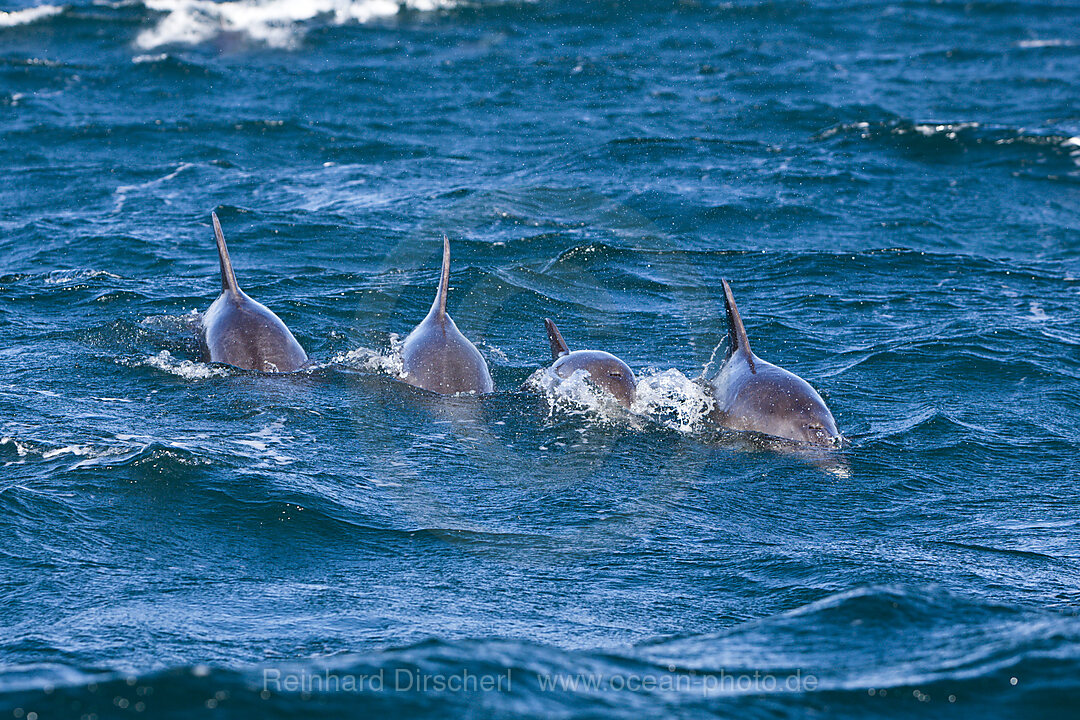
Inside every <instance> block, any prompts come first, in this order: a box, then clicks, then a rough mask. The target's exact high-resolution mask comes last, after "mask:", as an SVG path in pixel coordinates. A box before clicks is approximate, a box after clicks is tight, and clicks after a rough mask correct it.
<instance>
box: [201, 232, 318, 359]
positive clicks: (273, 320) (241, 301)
mask: <svg viewBox="0 0 1080 720" xmlns="http://www.w3.org/2000/svg"><path fill="white" fill-rule="evenodd" d="M211 217H213V219H214V235H215V237H216V239H217V247H218V259H219V260H220V261H221V295H219V296H218V298H217V300H215V301H214V303H213V304H212V305H211V306H210V308H209V309H208V310H207V311H206V312H205V313H203V315H202V319H201V320H200V322H199V341H200V344H201V345H202V351H203V360H205V361H206V362H215V363H224V364H226V365H233V366H235V367H238V368H241V369H243V370H258V371H260V372H294V371H296V370H299V369H300V368H301V367H303V366H304V364H305V363H306V362H307V359H308V357H307V353H305V352H304V348H302V347H300V343H298V342H297V341H296V338H295V337H293V334H292V333H291V332H289V328H287V327H285V323H283V322H281V318H279V317H278V316H277V315H275V314H274V313H273V312H272V311H271V310H270V309H269V308H267V307H266V306H265V305H262V304H261V303H258V302H256V301H254V300H252V299H251V298H250V297H248V296H247V294H246V293H245V292H244V291H243V290H241V289H240V286H239V285H237V283H236V275H235V274H234V273H233V268H232V261H231V260H230V259H229V249H228V247H226V246H225V236H224V235H223V234H222V232H221V223H220V222H218V217H217V213H212V214H211Z"/></svg>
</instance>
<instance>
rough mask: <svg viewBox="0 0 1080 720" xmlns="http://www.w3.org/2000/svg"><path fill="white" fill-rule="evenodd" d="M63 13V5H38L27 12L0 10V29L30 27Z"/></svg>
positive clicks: (27, 9) (26, 10)
mask: <svg viewBox="0 0 1080 720" xmlns="http://www.w3.org/2000/svg"><path fill="white" fill-rule="evenodd" d="M62 12H64V6H62V5H38V6H36V7H31V8H26V9H25V10H10V11H4V10H0V28H3V27H16V26H18V25H29V24H30V23H33V22H37V21H38V20H42V19H44V18H47V17H52V16H53V15H58V14H59V13H62Z"/></svg>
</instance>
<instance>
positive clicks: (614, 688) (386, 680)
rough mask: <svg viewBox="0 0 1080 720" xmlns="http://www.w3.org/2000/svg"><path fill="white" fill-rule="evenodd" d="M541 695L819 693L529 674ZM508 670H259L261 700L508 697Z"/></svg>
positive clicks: (631, 676) (766, 679)
mask: <svg viewBox="0 0 1080 720" xmlns="http://www.w3.org/2000/svg"><path fill="white" fill-rule="evenodd" d="M534 678H535V684H536V686H538V687H539V689H540V690H541V691H542V692H560V693H563V692H569V693H600V692H679V693H685V692H693V693H700V694H702V695H715V694H731V693H755V694H756V693H784V692H787V693H802V692H813V691H814V690H816V689H817V687H818V679H817V677H816V676H815V675H811V674H804V673H803V672H802V670H796V671H795V672H793V673H791V674H789V675H773V674H771V673H763V672H760V671H755V672H752V673H741V674H730V673H727V672H725V671H724V670H719V671H716V672H683V673H676V672H669V673H664V672H656V673H649V672H643V673H611V674H605V673H535V674H532V673H530V677H529V678H528V679H534ZM525 679H526V678H524V677H522V676H521V675H520V674H519V675H518V676H517V677H515V676H514V672H513V670H512V669H511V668H507V669H506V670H505V671H504V672H495V673H475V672H472V671H470V670H467V669H462V670H460V671H457V672H449V673H430V672H424V671H422V670H420V669H418V668H395V669H393V670H392V671H388V670H386V669H385V668H379V669H378V670H375V671H374V672H372V673H371V674H367V675H360V674H354V673H339V672H334V671H331V670H323V671H322V672H311V671H308V670H295V671H293V670H281V669H277V668H266V669H264V670H263V683H262V693H261V694H262V696H263V697H264V698H268V697H270V695H271V694H272V693H302V694H305V695H310V694H318V693H339V692H347V693H348V692H352V693H396V692H405V693H482V692H484V693H486V692H497V693H502V692H511V691H512V690H513V684H514V683H515V682H518V683H520V682H522V681H523V680H525Z"/></svg>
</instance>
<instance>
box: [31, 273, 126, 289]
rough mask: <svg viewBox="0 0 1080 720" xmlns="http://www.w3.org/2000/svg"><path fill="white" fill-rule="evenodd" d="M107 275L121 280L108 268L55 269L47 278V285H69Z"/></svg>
mask: <svg viewBox="0 0 1080 720" xmlns="http://www.w3.org/2000/svg"><path fill="white" fill-rule="evenodd" d="M98 277H106V278H111V279H113V280H119V279H120V276H119V275H114V274H113V273H111V272H109V271H107V270H54V271H52V272H51V273H49V276H48V277H47V278H45V284H46V285H68V284H70V283H75V282H79V281H81V280H91V279H93V278H98Z"/></svg>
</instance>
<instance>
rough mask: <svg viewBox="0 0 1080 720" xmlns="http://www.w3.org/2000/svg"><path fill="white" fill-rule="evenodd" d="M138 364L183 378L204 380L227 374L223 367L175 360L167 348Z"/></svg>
mask: <svg viewBox="0 0 1080 720" xmlns="http://www.w3.org/2000/svg"><path fill="white" fill-rule="evenodd" d="M139 364H140V365H145V366H147V367H152V368H157V369H158V370H164V371H165V372H167V373H170V374H172V375H176V376H178V377H182V378H184V379H185V380H205V379H207V378H212V377H226V376H227V375H228V374H229V373H228V372H227V371H226V370H225V369H224V368H219V367H214V366H213V365H207V364H206V363H201V362H192V361H191V360H177V359H176V358H174V357H173V356H172V353H170V352H169V351H168V350H162V351H161V352H159V353H158V354H157V355H154V356H152V357H148V358H146V359H145V360H143V361H142V362H141V363H139Z"/></svg>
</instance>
